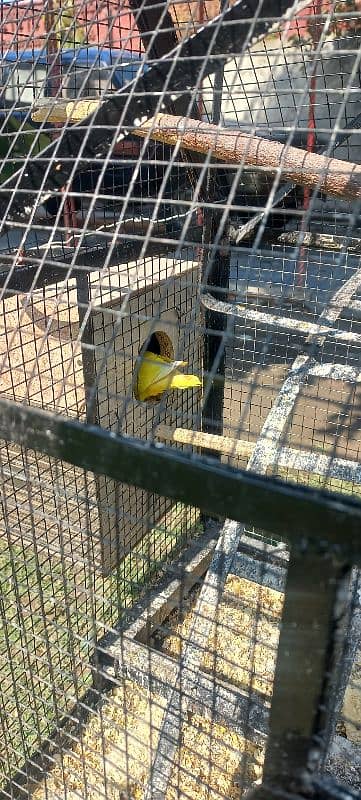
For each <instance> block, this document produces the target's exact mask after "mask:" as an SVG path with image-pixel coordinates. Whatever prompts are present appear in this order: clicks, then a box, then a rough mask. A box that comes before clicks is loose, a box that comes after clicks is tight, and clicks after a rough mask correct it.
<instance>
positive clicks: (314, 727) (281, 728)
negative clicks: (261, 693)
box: [263, 541, 351, 794]
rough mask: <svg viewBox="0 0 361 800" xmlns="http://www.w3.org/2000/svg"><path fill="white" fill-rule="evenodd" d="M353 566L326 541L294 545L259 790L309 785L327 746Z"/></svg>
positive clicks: (294, 789) (295, 788)
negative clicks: (261, 788) (261, 786)
mask: <svg viewBox="0 0 361 800" xmlns="http://www.w3.org/2000/svg"><path fill="white" fill-rule="evenodd" d="M350 577H351V566H350V564H349V563H347V561H345V560H344V557H343V556H341V557H340V556H337V554H335V552H333V551H332V548H331V549H330V548H329V547H328V544H327V542H326V541H323V542H319V543H313V544H310V543H309V542H308V543H307V545H306V544H305V545H303V543H302V541H301V542H300V543H299V544H298V545H293V546H292V548H291V553H290V561H289V567H288V573H287V582H286V591H285V604H284V608H283V614H282V623H281V633H280V640H279V647H278V658H277V665H276V673H275V680H274V687H273V699H272V706H271V714H270V736H269V740H268V744H267V750H266V758H265V766H264V773H263V790H265V789H267V787H268V788H270V789H272V788H273V789H275V788H277V789H279V788H283V789H285V790H289V791H295V792H297V791H299V792H300V794H302V792H303V791H304V790H306V789H307V788H308V786H309V783H310V781H311V778H312V775H313V774H314V773H315V772H316V771H317V769H320V766H321V763H322V759H323V757H324V754H325V753H326V751H327V748H328V746H329V739H330V734H331V733H332V732H331V730H330V719H332V711H333V706H334V704H335V703H336V700H337V687H338V682H339V680H340V677H341V675H340V670H339V666H340V660H341V659H340V654H341V651H342V645H343V640H344V636H345V634H346V624H345V623H346V621H347V609H348V606H349V593H348V586H349V582H350Z"/></svg>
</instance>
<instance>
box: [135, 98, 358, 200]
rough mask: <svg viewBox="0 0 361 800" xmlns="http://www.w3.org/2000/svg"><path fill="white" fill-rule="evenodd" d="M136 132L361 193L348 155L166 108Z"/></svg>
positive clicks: (352, 195) (335, 190)
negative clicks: (174, 113) (323, 151)
mask: <svg viewBox="0 0 361 800" xmlns="http://www.w3.org/2000/svg"><path fill="white" fill-rule="evenodd" d="M133 133H134V134H136V135H137V136H143V137H146V136H149V137H150V138H151V139H156V140H157V141H159V142H164V143H165V144H170V145H175V144H176V143H177V142H180V143H181V145H182V147H184V148H185V149H187V150H194V151H195V152H197V153H209V152H211V153H212V155H213V157H214V158H217V159H218V160H219V161H222V162H224V163H227V164H235V165H237V164H244V165H247V166H254V167H263V168H264V169H266V170H270V171H272V172H277V171H278V170H279V171H280V177H281V179H282V180H283V181H292V182H293V183H296V184H298V185H300V186H309V187H310V188H315V189H319V190H320V191H322V192H325V193H326V194H331V195H334V196H335V197H341V198H342V199H344V200H355V199H357V198H361V166H360V165H358V164H352V163H349V162H348V161H340V160H339V159H337V158H328V157H327V156H322V155H316V154H315V153H308V152H306V151H305V150H301V149H299V148H298V147H291V146H289V145H282V144H279V142H274V141H269V140H268V139H262V138H261V137H259V136H253V135H251V134H248V133H241V132H240V131H237V130H234V129H232V128H218V127H217V126H216V125H210V124H209V123H208V122H199V121H197V120H194V119H185V118H184V117H173V116H170V115H168V114H158V116H157V117H155V118H154V119H151V120H149V121H148V122H145V123H143V125H142V126H141V127H139V128H136V129H135V130H134V131H133Z"/></svg>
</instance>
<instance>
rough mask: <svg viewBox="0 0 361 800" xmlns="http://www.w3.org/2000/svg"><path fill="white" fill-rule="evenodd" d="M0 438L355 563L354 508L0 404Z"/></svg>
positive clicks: (360, 510) (357, 531)
mask: <svg viewBox="0 0 361 800" xmlns="http://www.w3.org/2000/svg"><path fill="white" fill-rule="evenodd" d="M0 438H3V439H6V440H7V441H12V442H16V443H18V444H20V445H21V446H23V447H27V448H30V449H33V450H39V451H40V452H43V453H46V454H48V455H50V456H52V457H54V458H58V459H61V460H63V461H66V462H68V463H70V464H74V465H76V466H78V467H82V468H84V469H88V470H91V471H92V472H94V473H95V474H97V475H107V476H108V477H109V478H113V479H114V480H116V481H121V482H124V483H127V484H130V485H135V486H139V487H140V488H143V489H146V490H147V491H150V492H156V493H157V494H161V495H162V496H165V497H171V498H174V499H176V500H179V501H182V502H185V503H188V504H190V505H194V506H197V507H198V508H200V509H201V510H202V511H203V512H205V513H208V514H211V515H214V516H219V517H223V518H225V517H231V518H233V519H235V520H238V521H239V522H244V523H246V524H248V523H250V524H253V525H256V526H257V527H260V528H264V529H267V530H269V531H271V532H274V533H275V534H277V537H278V538H284V539H286V540H287V541H289V542H299V541H300V538H301V537H305V540H306V541H307V540H308V541H309V542H312V540H314V541H316V542H320V541H326V542H327V543H328V545H329V547H330V553H331V554H333V555H335V556H336V555H337V554H339V555H340V556H341V555H342V556H343V557H345V556H346V557H347V560H348V561H349V562H350V563H354V564H359V563H361V503H360V502H359V501H357V500H354V499H351V498H350V499H348V498H344V497H342V496H341V495H339V496H337V495H336V496H335V495H331V494H328V493H327V492H322V491H316V490H315V489H310V488H308V487H300V486H292V485H290V484H286V483H284V482H282V481H279V480H276V479H274V478H270V477H267V478H264V477H262V476H258V475H255V474H252V473H249V472H245V471H243V470H237V469H234V468H232V467H229V466H227V465H222V464H219V462H217V461H216V460H214V459H211V458H204V457H203V458H201V457H199V456H195V455H191V456H190V455H187V454H185V453H182V452H179V451H176V450H174V449H172V448H169V447H166V446H164V445H158V444H152V443H151V442H145V441H141V440H138V439H132V438H130V437H126V436H118V435H116V434H114V433H112V432H110V431H106V430H104V429H102V428H99V427H95V426H89V425H84V424H83V423H80V422H78V421H76V420H70V419H68V418H66V417H61V416H56V415H54V414H49V413H48V412H46V411H43V410H41V409H37V408H31V407H29V406H25V405H21V404H18V403H13V402H11V401H8V400H4V399H0Z"/></svg>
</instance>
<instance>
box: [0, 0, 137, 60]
mask: <svg viewBox="0 0 361 800" xmlns="http://www.w3.org/2000/svg"><path fill="white" fill-rule="evenodd" d="M75 8H76V13H77V18H78V20H79V25H80V26H82V27H83V28H85V29H86V31H87V39H88V43H89V44H100V45H102V44H104V45H107V46H111V47H120V48H125V49H127V50H131V51H132V52H140V51H141V49H142V48H141V43H140V38H139V35H138V32H137V29H136V28H135V25H134V19H133V16H132V14H131V13H130V12H129V10H128V8H127V5H126V3H122V2H116V1H115V2H113V0H106V1H105V2H104V1H103V2H101V0H89V2H84V0H83V1H82V0H80V1H79V2H75ZM46 9H47V4H46V3H44V2H42V0H25V1H24V0H22V2H19V3H11V4H9V3H6V4H1V6H0V15H1V16H0V49H1V51H2V52H4V51H6V50H9V49H21V50H25V49H31V48H33V47H36V48H40V47H44V46H45V41H46V31H45V12H46Z"/></svg>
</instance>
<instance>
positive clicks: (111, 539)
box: [0, 256, 201, 574]
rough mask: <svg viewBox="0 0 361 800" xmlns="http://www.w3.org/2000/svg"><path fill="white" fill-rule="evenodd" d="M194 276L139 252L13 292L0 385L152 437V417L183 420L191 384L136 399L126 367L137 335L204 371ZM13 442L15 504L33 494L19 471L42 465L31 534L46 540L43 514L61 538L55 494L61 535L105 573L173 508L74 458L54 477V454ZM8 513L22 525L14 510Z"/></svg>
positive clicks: (193, 402) (132, 362)
mask: <svg viewBox="0 0 361 800" xmlns="http://www.w3.org/2000/svg"><path fill="white" fill-rule="evenodd" d="M198 278H199V265H198V263H196V262H194V261H191V260H185V259H184V260H183V259H182V260H176V259H174V258H171V257H167V258H165V257H164V258H161V257H159V256H157V257H147V258H145V259H144V260H142V261H137V262H133V263H128V264H127V265H124V266H123V265H122V266H121V267H119V266H117V267H111V268H108V269H107V271H106V274H104V272H92V273H91V274H90V276H89V275H88V274H86V273H84V274H82V275H80V277H78V278H72V279H71V280H70V281H68V282H66V283H65V282H64V283H62V284H58V285H57V286H51V287H46V289H41V290H36V291H34V292H33V293H32V297H31V299H30V300H29V299H25V298H26V296H25V295H24V296H23V298H22V296H21V295H19V294H17V295H16V297H8V298H6V299H5V300H4V301H3V306H4V307H3V311H2V319H3V330H2V332H1V334H0V340H1V342H2V352H3V355H4V354H5V353H6V352H7V348H8V341H9V331H10V329H11V330H12V331H13V332H14V331H15V333H14V336H15V339H16V341H15V342H13V345H12V348H11V350H10V352H9V355H8V366H7V367H6V368H5V370H4V371H3V378H2V384H3V393H4V394H5V396H7V397H12V398H14V399H16V400H22V401H25V402H28V403H30V404H36V405H38V406H39V405H41V406H42V407H44V408H46V409H50V410H55V411H56V412H58V413H61V414H64V413H65V414H67V415H70V416H74V417H77V418H79V419H81V420H88V421H93V422H94V423H95V424H99V425H101V426H102V427H104V428H106V429H107V430H113V431H117V432H119V433H123V434H128V435H131V436H135V437H137V438H140V439H144V440H149V439H151V438H153V433H154V430H155V428H156V426H157V425H158V424H162V423H163V424H168V425H179V426H185V427H186V426H189V424H190V420H191V419H192V418H194V416H195V415H196V414H197V412H198V413H199V412H200V404H201V393H200V391H199V390H196V389H192V390H187V391H183V392H181V391H180V392H167V393H166V394H165V395H163V397H162V398H161V400H160V401H159V402H148V403H141V402H138V401H137V400H136V398H135V396H134V376H135V371H136V365H137V360H138V356H139V353H140V352H141V351H142V349H143V348H144V346H145V345H146V346H147V348H148V349H152V350H153V351H154V352H158V353H160V354H163V355H167V356H170V357H174V358H181V359H184V360H185V361H187V362H188V368H187V371H189V372H195V373H198V374H200V373H201V337H200V327H199V324H198V323H197V315H198V308H199V304H198V303H197V291H198V285H199V280H198ZM89 309H90V314H89ZM138 364H139V361H138ZM9 447H10V446H9ZM10 449H11V453H9V458H8V469H9V472H10V473H11V475H12V478H13V480H12V484H11V485H12V486H13V484H14V480H15V485H16V486H17V491H18V492H20V493H23V494H24V492H25V497H24V498H23V499H22V503H23V505H26V504H27V502H29V503H30V502H31V499H30V497H28V498H27V496H26V492H27V486H28V485H29V479H28V478H27V474H26V473H27V471H29V470H30V472H31V473H32V477H33V481H34V483H35V484H36V483H37V481H39V480H40V478H39V476H40V474H41V476H42V477H43V478H44V476H46V477H45V483H46V484H47V492H46V493H45V494H42V501H41V508H40V516H41V520H42V521H41V524H40V522H39V525H37V533H36V535H37V536H39V537H41V539H42V541H43V540H44V541H46V542H47V543H49V525H48V524H47V522H46V520H48V521H49V520H50V521H51V527H52V534H51V537H50V538H51V541H52V542H53V543H55V547H56V546H57V544H58V545H60V531H58V530H57V527H58V526H59V512H57V513H56V509H57V508H58V509H59V495H60V498H61V505H60V507H61V508H62V509H63V516H64V519H63V520H62V533H61V541H62V547H63V548H64V547H65V549H66V550H68V551H69V552H71V553H72V554H73V555H75V557H77V558H79V557H87V558H88V557H89V549H90V548H91V557H92V562H93V564H94V565H95V566H96V568H97V569H100V571H101V572H103V573H104V574H106V573H109V572H110V571H111V570H112V569H113V568H115V567H116V565H117V564H118V563H119V561H121V559H122V558H123V557H124V556H125V555H126V554H127V553H129V552H130V551H131V550H132V548H133V547H134V546H135V545H136V544H137V543H138V542H140V540H141V539H142V537H144V536H145V535H146V534H147V533H149V531H150V530H151V529H152V527H155V526H156V525H157V523H158V522H159V521H161V520H162V518H164V517H165V515H166V514H168V513H169V512H170V510H171V507H172V501H170V500H167V499H166V498H163V497H161V496H158V495H151V494H150V493H148V492H145V491H142V490H140V489H138V488H136V487H133V486H127V485H125V484H124V485H123V484H121V485H119V484H118V485H116V484H115V482H114V481H112V480H110V479H109V478H106V477H102V476H100V477H99V476H93V475H87V476H86V479H85V475H84V473H83V472H82V471H81V470H79V469H77V468H75V467H73V466H71V465H64V464H62V465H60V466H59V464H57V470H56V479H54V466H53V463H52V462H53V460H51V459H49V458H47V457H45V456H41V455H40V454H37V453H33V454H32V455H31V456H30V455H29V454H27V467H26V468H25V470H24V453H22V452H21V450H20V448H16V447H15V446H11V448H10ZM39 464H41V465H42V469H41V470H40V469H39ZM16 481H17V483H16ZM159 488H160V491H161V487H159ZM11 491H13V490H11ZM33 491H36V487H35V485H34V487H33ZM186 517H187V515H186V514H184V515H183V516H182V519H183V524H187V522H186ZM189 519H190V517H189ZM192 519H193V517H192ZM14 524H15V527H16V525H17V527H18V528H19V521H18V518H17V519H15V518H14ZM49 524H50V523H49ZM20 527H21V530H20V531H18V533H20V534H21V533H22V530H23V526H22V525H21V526H20ZM89 529H90V537H89ZM29 533H30V532H29ZM15 535H17V534H16V533H15ZM89 539H90V540H91V541H90V542H89Z"/></svg>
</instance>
